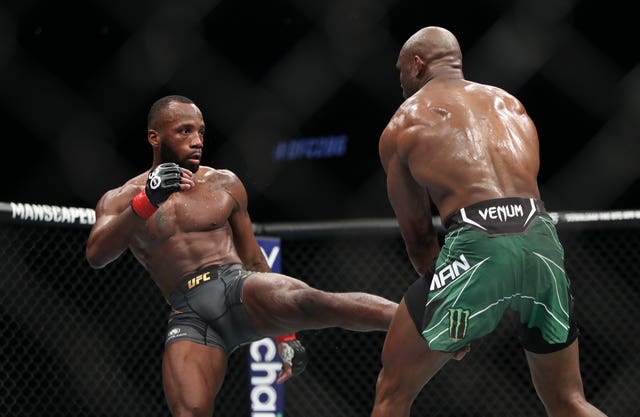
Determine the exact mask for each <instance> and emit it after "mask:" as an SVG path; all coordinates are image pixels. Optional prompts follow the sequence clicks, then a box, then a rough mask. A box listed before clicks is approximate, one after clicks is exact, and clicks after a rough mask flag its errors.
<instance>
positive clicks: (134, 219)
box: [85, 186, 144, 268]
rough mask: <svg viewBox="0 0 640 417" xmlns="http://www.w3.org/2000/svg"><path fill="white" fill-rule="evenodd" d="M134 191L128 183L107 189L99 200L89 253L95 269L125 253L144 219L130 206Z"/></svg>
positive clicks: (90, 237)
mask: <svg viewBox="0 0 640 417" xmlns="http://www.w3.org/2000/svg"><path fill="white" fill-rule="evenodd" d="M132 194H134V193H132V192H131V190H129V187H128V186H125V187H123V188H121V189H117V190H111V191H109V192H107V193H106V194H105V195H104V196H102V198H101V199H100V201H98V204H97V206H96V222H95V224H94V225H93V227H92V228H91V232H90V233H89V239H88V240H87V248H86V254H85V255H86V258H87V261H88V262H89V265H91V266H92V267H93V268H103V267H104V266H106V265H107V264H109V263H110V262H112V261H114V260H115V259H117V258H118V257H119V256H120V255H122V253H123V252H124V251H125V250H126V249H127V248H128V246H129V241H130V239H131V236H132V235H133V232H134V230H135V229H136V228H137V227H139V226H140V224H141V223H142V222H144V220H142V219H141V218H140V217H139V216H137V215H136V214H135V213H134V212H133V210H132V209H131V207H130V204H129V202H130V200H131V195H132Z"/></svg>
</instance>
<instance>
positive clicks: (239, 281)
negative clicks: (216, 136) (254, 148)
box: [86, 95, 397, 417]
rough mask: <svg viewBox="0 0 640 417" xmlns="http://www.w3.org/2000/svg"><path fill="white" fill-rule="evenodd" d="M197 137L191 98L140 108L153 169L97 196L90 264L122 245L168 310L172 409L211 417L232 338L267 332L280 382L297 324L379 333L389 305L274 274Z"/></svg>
mask: <svg viewBox="0 0 640 417" xmlns="http://www.w3.org/2000/svg"><path fill="white" fill-rule="evenodd" d="M204 133H205V123H204V120H203V117H202V113H201V112H200V109H199V108H198V107H197V106H196V105H195V104H194V103H193V101H191V100H190V99H188V98H186V97H183V96H177V95H172V96H167V97H163V98H161V99H159V100H157V101H156V102H155V103H154V104H153V105H152V106H151V109H150V110H149V115H148V129H147V140H148V142H149V144H150V145H151V149H152V151H153V161H152V163H151V167H150V169H149V170H148V171H146V172H143V173H141V174H140V175H138V176H136V177H134V178H132V179H130V180H129V181H127V182H126V183H125V184H124V185H122V186H120V187H117V188H115V189H113V190H110V191H107V192H106V193H105V194H104V195H103V196H102V197H101V198H100V200H99V201H98V203H97V206H96V222H95V224H94V226H93V228H92V229H91V232H90V234H89V239H88V242H87V247H86V257H87V260H88V262H89V264H90V265H91V266H92V267H94V268H103V267H105V266H106V265H108V264H109V263H111V262H113V261H115V260H116V259H118V258H119V257H120V256H121V255H122V254H123V253H124V252H125V251H126V250H130V251H131V252H132V253H133V255H134V256H135V257H136V258H137V259H138V261H140V263H141V264H142V265H143V266H144V268H146V270H147V271H149V274H150V276H151V278H152V279H153V281H154V282H155V284H156V285H157V287H158V288H159V289H160V291H161V292H162V294H163V295H164V297H165V299H166V300H167V303H168V304H169V305H170V306H171V310H172V311H171V313H170V316H169V319H168V327H167V333H166V339H165V350H164V354H163V360H162V379H163V385H164V391H165V396H166V400H167V403H168V405H169V408H170V410H171V413H172V415H173V416H174V417H203V416H211V415H213V411H214V404H215V400H216V395H217V394H218V392H219V391H220V388H221V386H222V383H223V379H224V376H225V372H226V366H227V358H228V357H229V355H230V354H231V353H232V352H233V351H234V350H236V349H237V348H238V347H239V346H242V345H244V344H247V343H249V342H252V341H255V340H259V339H262V338H264V337H266V336H275V337H276V341H277V342H278V351H279V353H280V355H281V357H282V360H283V363H284V367H283V370H282V372H281V373H280V375H279V377H278V382H279V383H282V382H284V381H285V380H287V379H288V378H290V377H291V376H292V375H295V374H298V373H300V372H302V371H303V370H304V368H305V365H306V363H307V356H306V351H305V349H304V347H303V346H302V344H301V343H300V341H299V340H297V338H296V334H295V332H297V331H299V330H306V329H321V328H327V327H341V328H344V329H349V330H355V331H363V332H364V331H386V330H387V328H388V326H389V323H390V321H391V318H392V317H393V314H394V313H395V311H396V308H397V303H395V302H392V301H389V300H387V299H385V298H382V297H379V296H376V295H372V294H366V293H361V292H354V293H329V292H325V291H321V290H318V289H315V288H311V287H310V286H309V285H307V284H306V283H304V282H303V281H301V280H298V279H295V278H291V277H288V276H285V275H282V274H275V273H271V272H270V269H269V266H268V264H267V261H266V259H265V257H264V255H263V253H262V251H261V249H260V247H259V246H258V242H257V240H256V237H255V235H254V233H253V226H252V223H251V218H250V216H249V211H248V202H247V193H246V190H245V188H244V186H243V184H242V181H241V180H240V179H239V178H238V177H237V176H236V175H235V174H234V173H233V172H231V171H229V170H225V169H215V168H212V167H208V166H201V165H200V160H201V158H202V149H203V146H204Z"/></svg>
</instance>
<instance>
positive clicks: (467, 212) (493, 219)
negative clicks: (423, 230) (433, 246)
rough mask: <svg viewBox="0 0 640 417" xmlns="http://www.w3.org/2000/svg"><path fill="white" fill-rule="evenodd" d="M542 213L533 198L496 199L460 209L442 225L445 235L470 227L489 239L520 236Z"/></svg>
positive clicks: (540, 201) (541, 207) (536, 200)
mask: <svg viewBox="0 0 640 417" xmlns="http://www.w3.org/2000/svg"><path fill="white" fill-rule="evenodd" d="M543 213H546V210H545V208H544V203H543V202H542V200H538V199H536V198H520V197H509V198H496V199H491V200H485V201H481V202H479V203H475V204H472V205H470V206H467V207H464V208H461V209H460V210H458V211H456V212H455V213H453V214H452V215H451V216H449V218H448V219H447V220H446V221H445V223H444V225H445V228H446V229H447V231H448V232H449V231H451V230H454V229H457V228H459V227H462V226H471V227H473V228H474V229H477V230H481V231H483V232H486V233H488V234H491V235H501V234H511V233H520V232H523V231H525V230H527V227H529V225H530V224H531V221H532V220H533V219H534V218H536V217H537V216H538V215H540V214H543Z"/></svg>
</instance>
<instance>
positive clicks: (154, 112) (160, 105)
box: [147, 94, 195, 129]
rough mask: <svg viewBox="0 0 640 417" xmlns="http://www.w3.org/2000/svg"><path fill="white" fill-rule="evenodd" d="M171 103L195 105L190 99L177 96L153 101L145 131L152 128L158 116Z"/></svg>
mask: <svg viewBox="0 0 640 417" xmlns="http://www.w3.org/2000/svg"><path fill="white" fill-rule="evenodd" d="M173 102H178V103H185V104H195V103H194V102H193V100H191V99H190V98H188V97H185V96H180V95H177V94H173V95H169V96H164V97H162V98H159V99H158V100H156V101H155V103H153V104H152V105H151V108H150V109H149V114H148V116H147V129H153V128H154V126H155V124H156V120H157V118H158V116H159V115H160V114H161V113H162V112H163V111H164V110H165V109H166V108H167V107H168V106H169V104H170V103H173Z"/></svg>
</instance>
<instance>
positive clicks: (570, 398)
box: [543, 393, 589, 417]
mask: <svg viewBox="0 0 640 417" xmlns="http://www.w3.org/2000/svg"><path fill="white" fill-rule="evenodd" d="M543 403H544V406H545V408H546V409H547V412H548V414H549V415H550V416H554V417H563V416H567V417H569V416H579V415H584V412H583V410H584V409H585V408H588V407H589V404H588V402H587V400H586V399H585V397H584V396H583V395H580V394H579V393H573V394H566V395H557V396H553V398H546V399H545V400H544V401H543Z"/></svg>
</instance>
